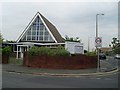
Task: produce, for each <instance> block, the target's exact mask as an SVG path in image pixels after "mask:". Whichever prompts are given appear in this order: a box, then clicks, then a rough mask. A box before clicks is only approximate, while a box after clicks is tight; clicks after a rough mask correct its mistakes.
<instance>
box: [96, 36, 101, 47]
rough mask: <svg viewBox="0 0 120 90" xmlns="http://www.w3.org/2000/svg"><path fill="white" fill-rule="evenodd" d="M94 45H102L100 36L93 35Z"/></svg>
mask: <svg viewBox="0 0 120 90" xmlns="http://www.w3.org/2000/svg"><path fill="white" fill-rule="evenodd" d="M95 47H102V37H95Z"/></svg>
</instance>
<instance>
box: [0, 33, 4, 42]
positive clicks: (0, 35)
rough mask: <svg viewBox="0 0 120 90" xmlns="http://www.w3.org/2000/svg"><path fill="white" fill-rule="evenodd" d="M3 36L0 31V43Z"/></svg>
mask: <svg viewBox="0 0 120 90" xmlns="http://www.w3.org/2000/svg"><path fill="white" fill-rule="evenodd" d="M3 40H4V39H3V36H2V34H1V33H0V43H2V42H3Z"/></svg>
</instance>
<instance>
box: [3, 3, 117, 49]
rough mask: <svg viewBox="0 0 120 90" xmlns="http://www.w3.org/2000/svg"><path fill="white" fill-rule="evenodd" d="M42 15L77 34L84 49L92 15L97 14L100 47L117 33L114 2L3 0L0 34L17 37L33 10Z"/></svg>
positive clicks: (91, 34) (91, 31) (67, 32)
mask: <svg viewBox="0 0 120 90" xmlns="http://www.w3.org/2000/svg"><path fill="white" fill-rule="evenodd" d="M38 11H39V12H40V13H41V14H42V15H44V16H45V17H46V18H47V19H48V20H49V21H50V22H52V23H53V24H54V25H55V26H56V28H57V29H58V30H59V32H60V34H61V35H62V36H63V37H65V35H68V36H69V37H79V38H80V39H81V41H82V42H83V43H84V46H85V49H87V46H88V37H91V38H89V40H90V49H93V48H94V46H95V45H94V38H95V21H96V19H95V16H96V14H98V13H103V14H105V15H104V16H99V17H98V22H99V28H98V30H99V36H100V37H102V39H103V47H108V46H109V44H110V43H111V40H112V38H113V37H118V3H117V2H3V3H2V34H3V37H4V39H6V40H17V38H18V37H19V36H20V34H21V33H22V32H23V31H24V29H25V27H26V26H27V25H28V23H29V22H30V21H31V19H32V18H33V17H34V15H35V14H36V13H37V12H38Z"/></svg>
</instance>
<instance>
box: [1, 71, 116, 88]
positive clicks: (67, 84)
mask: <svg viewBox="0 0 120 90" xmlns="http://www.w3.org/2000/svg"><path fill="white" fill-rule="evenodd" d="M2 85H3V88H117V87H118V74H117V73H115V74H112V75H107V76H106V75H104V76H81V77H53V76H36V75H25V74H16V73H8V72H3V83H2Z"/></svg>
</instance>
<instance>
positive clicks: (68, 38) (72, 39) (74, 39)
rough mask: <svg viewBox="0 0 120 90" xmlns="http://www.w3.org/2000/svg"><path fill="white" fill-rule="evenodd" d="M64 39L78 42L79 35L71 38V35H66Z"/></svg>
mask: <svg viewBox="0 0 120 90" xmlns="http://www.w3.org/2000/svg"><path fill="white" fill-rule="evenodd" d="M65 41H70V42H80V39H79V37H76V38H73V37H68V36H67V35H66V36H65Z"/></svg>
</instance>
